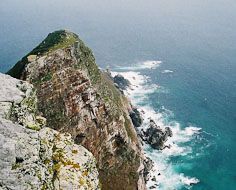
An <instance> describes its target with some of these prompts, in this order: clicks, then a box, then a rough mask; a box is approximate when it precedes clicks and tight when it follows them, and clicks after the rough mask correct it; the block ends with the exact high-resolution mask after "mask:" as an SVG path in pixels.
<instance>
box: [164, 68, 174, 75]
mask: <svg viewBox="0 0 236 190" xmlns="http://www.w3.org/2000/svg"><path fill="white" fill-rule="evenodd" d="M173 72H174V71H171V70H168V69H166V70H164V71H162V72H161V73H163V74H164V73H173Z"/></svg>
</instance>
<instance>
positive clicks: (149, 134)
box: [140, 119, 172, 150]
mask: <svg viewBox="0 0 236 190" xmlns="http://www.w3.org/2000/svg"><path fill="white" fill-rule="evenodd" d="M140 137H141V138H142V140H143V141H145V142H147V143H148V144H150V145H151V146H152V148H154V149H159V150H162V149H164V148H166V147H167V146H165V144H164V143H165V142H166V141H167V139H168V137H172V131H171V129H170V128H169V127H165V129H161V128H160V127H159V126H157V124H156V123H155V122H154V120H152V119H150V124H149V126H148V128H147V129H146V130H145V131H144V130H142V131H141V133H140Z"/></svg>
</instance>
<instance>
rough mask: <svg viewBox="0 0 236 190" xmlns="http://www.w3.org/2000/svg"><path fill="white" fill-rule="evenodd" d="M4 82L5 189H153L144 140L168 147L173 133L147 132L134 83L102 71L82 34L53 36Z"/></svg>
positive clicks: (0, 103) (0, 161)
mask: <svg viewBox="0 0 236 190" xmlns="http://www.w3.org/2000/svg"><path fill="white" fill-rule="evenodd" d="M9 75H10V76H9ZM13 77H14V78H13ZM0 83H1V85H0V130H1V133H0V135H1V138H0V147H1V149H0V153H1V154H0V169H1V171H0V189H4V190H5V189H58V190H59V189H91V190H92V189H105V190H111V189H112V190H137V189H138V190H145V189H146V182H147V180H148V173H149V171H150V170H151V169H152V166H153V163H152V161H151V160H150V159H149V158H146V157H145V156H144V153H143V150H142V146H141V144H142V140H143V141H145V142H146V143H149V144H150V145H151V146H152V147H153V148H156V149H162V148H164V142H165V141H166V139H167V137H168V136H171V130H170V129H165V130H162V129H160V128H159V127H158V126H156V125H155V123H153V122H151V121H150V126H149V128H148V129H147V130H146V131H141V132H140V130H139V129H138V128H139V127H140V126H141V125H142V122H143V119H142V115H141V113H140V112H139V111H138V109H137V108H136V107H134V106H133V105H132V104H131V102H130V101H129V100H128V99H127V97H125V95H124V93H123V91H124V90H126V89H127V88H128V87H129V85H130V82H129V81H128V80H126V79H124V78H123V77H122V76H121V75H117V76H115V77H111V75H110V73H109V72H104V71H101V70H100V69H99V68H98V66H97V65H96V62H95V58H94V55H93V53H92V51H91V50H90V49H89V48H88V47H87V46H86V45H85V44H84V42H83V41H82V40H81V39H80V38H79V37H78V36H77V35H76V34H74V33H72V32H69V31H66V30H60V31H56V32H53V33H50V34H49V35H48V36H47V37H46V39H45V40H43V41H42V42H41V43H40V44H39V45H38V46H37V47H36V48H35V49H33V50H32V51H31V52H30V53H28V54H27V55H26V56H25V57H23V58H22V59H21V60H20V61H19V62H17V63H16V65H15V66H14V67H13V68H12V69H11V70H9V71H8V72H7V75H5V74H0Z"/></svg>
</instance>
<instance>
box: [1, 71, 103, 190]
mask: <svg viewBox="0 0 236 190" xmlns="http://www.w3.org/2000/svg"><path fill="white" fill-rule="evenodd" d="M35 95H36V91H35V89H34V88H33V86H32V85H30V84H29V83H27V82H23V81H20V80H17V79H14V78H12V77H10V76H8V75H4V74H1V73H0V189H2V190H7V189H12V190H18V189H22V190H23V189H35V190H38V189H41V190H46V189H55V190H61V189H81V190H82V189H100V185H99V180H98V171H97V168H96V161H95V158H94V157H93V155H92V153H90V152H89V151H88V150H86V149H85V148H84V147H82V146H81V145H77V144H75V143H74V142H73V140H72V138H71V135H70V134H68V133H59V132H57V131H55V130H53V129H51V128H47V127H45V125H46V119H45V118H44V117H43V116H42V115H39V112H38V110H37V97H36V96H35Z"/></svg>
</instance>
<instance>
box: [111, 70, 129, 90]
mask: <svg viewBox="0 0 236 190" xmlns="http://www.w3.org/2000/svg"><path fill="white" fill-rule="evenodd" d="M113 80H114V83H115V84H117V86H118V88H119V89H121V90H126V89H127V88H128V87H129V86H130V82H129V81H128V80H127V79H125V78H124V77H123V76H122V75H120V74H118V75H116V76H115V77H114V78H113Z"/></svg>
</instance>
